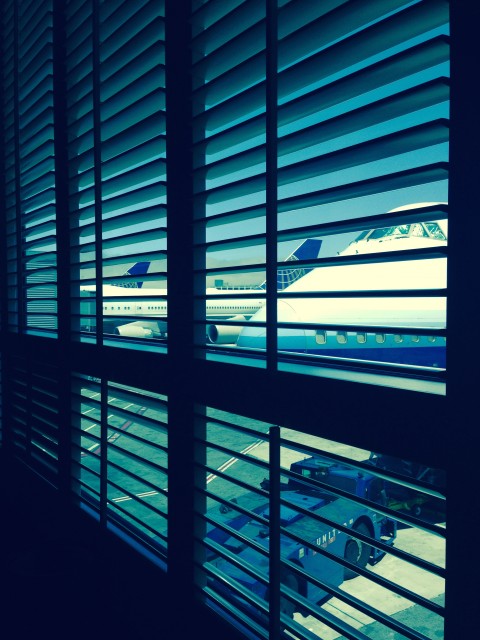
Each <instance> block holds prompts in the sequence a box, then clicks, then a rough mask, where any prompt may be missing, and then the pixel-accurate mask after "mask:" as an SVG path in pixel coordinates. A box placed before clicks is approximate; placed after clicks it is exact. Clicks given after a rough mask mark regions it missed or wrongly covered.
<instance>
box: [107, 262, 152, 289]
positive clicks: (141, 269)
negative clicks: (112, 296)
mask: <svg viewBox="0 0 480 640" xmlns="http://www.w3.org/2000/svg"><path fill="white" fill-rule="evenodd" d="M149 267H150V262H136V263H135V264H134V265H133V266H131V267H130V269H128V271H125V273H124V274H123V275H124V276H144V275H145V274H146V273H147V272H148V269H149ZM112 284H113V285H115V286H116V287H126V288H128V289H141V288H142V286H143V280H138V281H137V282H112Z"/></svg>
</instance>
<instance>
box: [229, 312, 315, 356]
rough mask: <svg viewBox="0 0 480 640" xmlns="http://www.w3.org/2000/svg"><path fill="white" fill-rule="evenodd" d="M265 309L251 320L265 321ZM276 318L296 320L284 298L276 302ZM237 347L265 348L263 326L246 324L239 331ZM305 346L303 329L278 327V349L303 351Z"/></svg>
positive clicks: (279, 320) (289, 320)
mask: <svg viewBox="0 0 480 640" xmlns="http://www.w3.org/2000/svg"><path fill="white" fill-rule="evenodd" d="M265 318H266V309H265V307H263V308H262V309H260V311H258V312H257V313H256V314H255V315H254V316H252V320H254V321H256V322H261V321H263V322H265ZM277 320H278V322H298V320H299V319H298V315H297V312H296V311H295V309H294V308H293V307H292V306H291V304H290V303H288V302H286V301H285V300H279V301H278V303H277ZM237 346H238V347H244V348H248V349H265V348H266V329H265V327H250V326H248V325H247V326H246V327H244V329H243V330H242V332H241V333H240V335H239V337H238V340H237ZM305 348H306V339H305V331H304V329H300V328H295V329H284V328H280V329H278V349H279V350H280V351H297V352H298V351H300V352H304V351H305Z"/></svg>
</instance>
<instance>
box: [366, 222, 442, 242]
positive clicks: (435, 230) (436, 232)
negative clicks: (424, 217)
mask: <svg viewBox="0 0 480 640" xmlns="http://www.w3.org/2000/svg"><path fill="white" fill-rule="evenodd" d="M407 236H415V237H423V238H434V239H435V240H446V239H447V238H446V237H445V234H444V233H443V231H442V230H441V229H440V226H439V225H438V224H437V223H436V222H415V223H414V224H400V225H397V226H395V227H384V228H383V229H375V230H374V231H372V232H371V233H370V234H369V236H368V240H379V239H380V238H393V237H396V238H399V237H400V238H401V237H404V238H405V237H407Z"/></svg>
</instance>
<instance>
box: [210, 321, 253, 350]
mask: <svg viewBox="0 0 480 640" xmlns="http://www.w3.org/2000/svg"><path fill="white" fill-rule="evenodd" d="M246 320H247V319H246V318H245V316H240V315H238V316H234V317H233V318H229V321H230V322H246ZM242 329H243V326H242V325H240V326H236V325H232V324H228V325H227V324H220V325H219V324H208V325H207V341H208V342H209V343H210V344H231V343H232V342H236V341H237V338H238V336H239V335H240V332H241V331H242Z"/></svg>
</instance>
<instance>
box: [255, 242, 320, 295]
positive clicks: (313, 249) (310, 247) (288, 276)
mask: <svg viewBox="0 0 480 640" xmlns="http://www.w3.org/2000/svg"><path fill="white" fill-rule="evenodd" d="M321 246H322V241H321V240H316V239H314V238H307V240H304V241H303V242H302V244H301V245H300V246H298V247H297V248H296V249H295V251H294V252H293V253H291V254H290V255H289V256H288V258H286V259H285V262H295V261H297V260H310V259H313V258H317V257H318V254H319V253H320V247H321ZM311 270H312V269H309V268H297V269H295V268H286V267H282V268H280V269H278V271H277V291H283V290H284V289H285V288H286V287H288V286H289V285H290V284H293V283H294V282H296V281H297V280H299V279H300V278H302V277H303V276H304V275H305V274H306V273H308V272H309V271H311ZM266 284H267V281H266V280H265V281H264V282H262V284H261V285H259V288H260V289H264V290H265V289H266Z"/></svg>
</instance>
